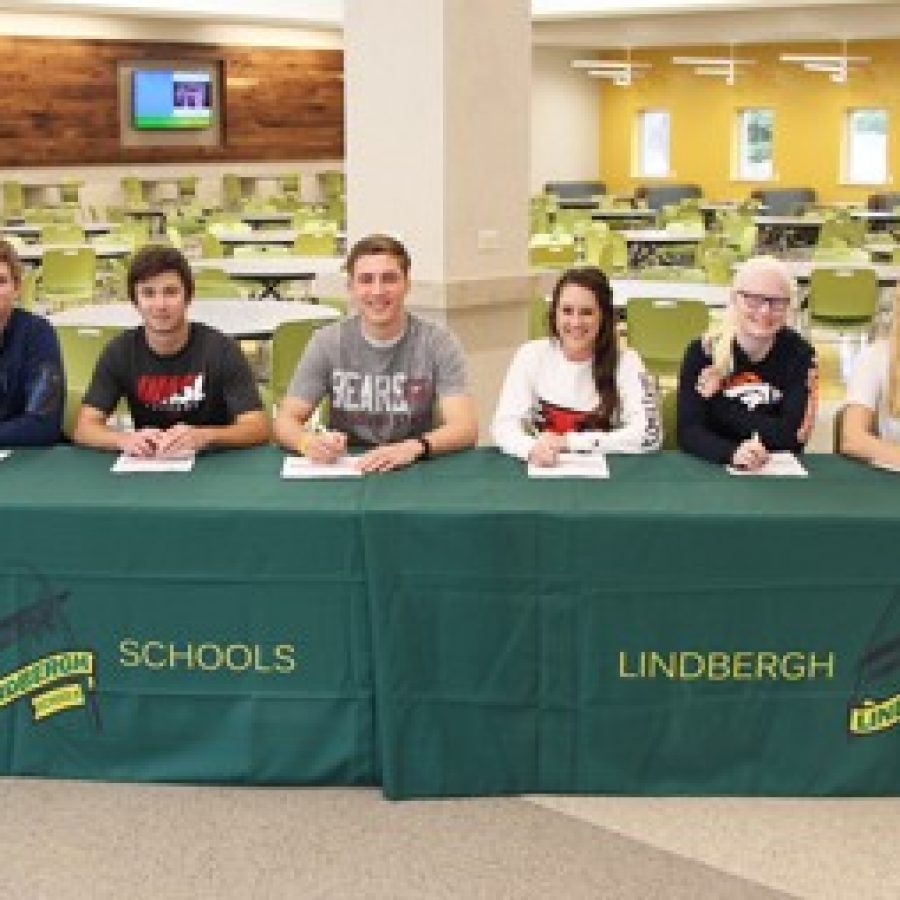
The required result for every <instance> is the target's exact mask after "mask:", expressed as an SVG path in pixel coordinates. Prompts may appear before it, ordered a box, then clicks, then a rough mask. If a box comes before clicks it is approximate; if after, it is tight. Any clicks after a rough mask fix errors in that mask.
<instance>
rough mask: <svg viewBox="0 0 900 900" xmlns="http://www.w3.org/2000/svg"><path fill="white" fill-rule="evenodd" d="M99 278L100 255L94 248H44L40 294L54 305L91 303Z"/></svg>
mask: <svg viewBox="0 0 900 900" xmlns="http://www.w3.org/2000/svg"><path fill="white" fill-rule="evenodd" d="M96 278H97V255H96V253H95V252H94V250H93V248H91V247H80V248H78V249H77V250H64V249H50V250H45V251H44V255H43V258H42V260H41V275H40V288H39V291H38V293H39V296H40V297H41V299H42V301H44V302H45V303H46V304H48V306H50V307H51V308H57V307H62V306H69V305H72V304H77V303H90V302H91V301H92V300H93V298H94V287H95V285H96Z"/></svg>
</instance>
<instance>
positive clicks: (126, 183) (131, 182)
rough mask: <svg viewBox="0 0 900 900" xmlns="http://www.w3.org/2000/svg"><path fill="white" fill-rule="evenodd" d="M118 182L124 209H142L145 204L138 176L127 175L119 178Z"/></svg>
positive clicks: (142, 187)
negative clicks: (120, 187)
mask: <svg viewBox="0 0 900 900" xmlns="http://www.w3.org/2000/svg"><path fill="white" fill-rule="evenodd" d="M119 184H120V185H121V186H122V197H123V198H124V200H125V208H126V209H143V208H144V207H145V206H146V205H147V200H146V198H145V197H144V185H143V182H142V181H141V179H140V178H136V177H135V176H133V175H128V176H126V177H125V178H122V179H120V181H119Z"/></svg>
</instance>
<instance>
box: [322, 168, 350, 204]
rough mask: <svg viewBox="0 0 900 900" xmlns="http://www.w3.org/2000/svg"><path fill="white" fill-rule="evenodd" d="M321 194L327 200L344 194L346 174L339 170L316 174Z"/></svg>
mask: <svg viewBox="0 0 900 900" xmlns="http://www.w3.org/2000/svg"><path fill="white" fill-rule="evenodd" d="M316 181H317V182H318V184H319V192H320V194H321V195H322V196H323V197H324V198H325V199H326V200H330V199H332V198H334V197H340V196H341V195H342V194H343V193H344V185H345V180H344V173H343V172H340V171H337V170H330V171H322V172H318V173H317V174H316Z"/></svg>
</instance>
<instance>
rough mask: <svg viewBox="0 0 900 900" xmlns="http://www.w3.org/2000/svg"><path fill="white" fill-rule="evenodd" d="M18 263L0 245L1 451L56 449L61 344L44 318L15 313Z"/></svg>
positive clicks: (60, 409) (3, 244) (3, 243)
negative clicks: (23, 448)
mask: <svg viewBox="0 0 900 900" xmlns="http://www.w3.org/2000/svg"><path fill="white" fill-rule="evenodd" d="M21 287H22V263H21V261H20V260H19V257H18V255H17V254H16V251H15V248H14V247H13V246H12V244H10V243H8V242H7V241H0V447H12V446H37V445H42V444H54V443H56V441H58V440H59V435H60V429H61V427H62V414H63V398H64V397H65V384H64V379H63V367H62V358H61V356H60V352H59V341H57V339H56V332H55V331H54V330H53V326H52V325H51V324H50V323H49V322H48V321H47V320H46V319H45V318H43V317H42V316H36V315H33V314H32V313H30V312H27V311H26V310H24V309H19V308H18V307H17V306H16V305H15V302H16V299H17V298H18V296H19V291H20V290H21Z"/></svg>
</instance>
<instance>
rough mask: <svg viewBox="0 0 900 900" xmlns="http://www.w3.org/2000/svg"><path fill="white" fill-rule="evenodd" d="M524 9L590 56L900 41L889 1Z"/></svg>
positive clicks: (104, 0)
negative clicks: (674, 48)
mask: <svg viewBox="0 0 900 900" xmlns="http://www.w3.org/2000/svg"><path fill="white" fill-rule="evenodd" d="M348 2H365V0H348ZM484 2H489V0H484ZM531 3H532V11H533V16H534V29H533V34H534V42H535V44H537V45H541V46H559V47H577V48H588V49H589V48H598V49H599V48H614V47H629V46H630V47H649V46H659V45H674V44H695V45H696V44H708V43H715V44H727V43H728V42H729V41H733V42H735V43H751V42H766V41H786V40H798V41H812V40H817V41H823V40H824V41H831V40H834V41H837V40H840V39H841V38H846V39H848V40H859V39H864V38H879V37H880V38H884V37H893V36H900V2H895V0H787V2H784V0H753V2H734V0H531ZM344 4H345V0H0V11H2V10H8V11H13V12H17V13H19V14H25V13H33V14H40V13H45V14H46V13H53V14H69V15H98V14H99V15H104V16H141V17H144V18H147V17H164V18H188V19H193V20H203V21H207V22H221V23H248V24H254V25H265V26H269V27H273V26H275V27H278V26H286V27H292V28H298V27H315V28H325V29H332V30H340V28H341V23H342V21H343V10H344ZM0 26H2V23H0ZM0 31H2V27H0Z"/></svg>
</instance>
